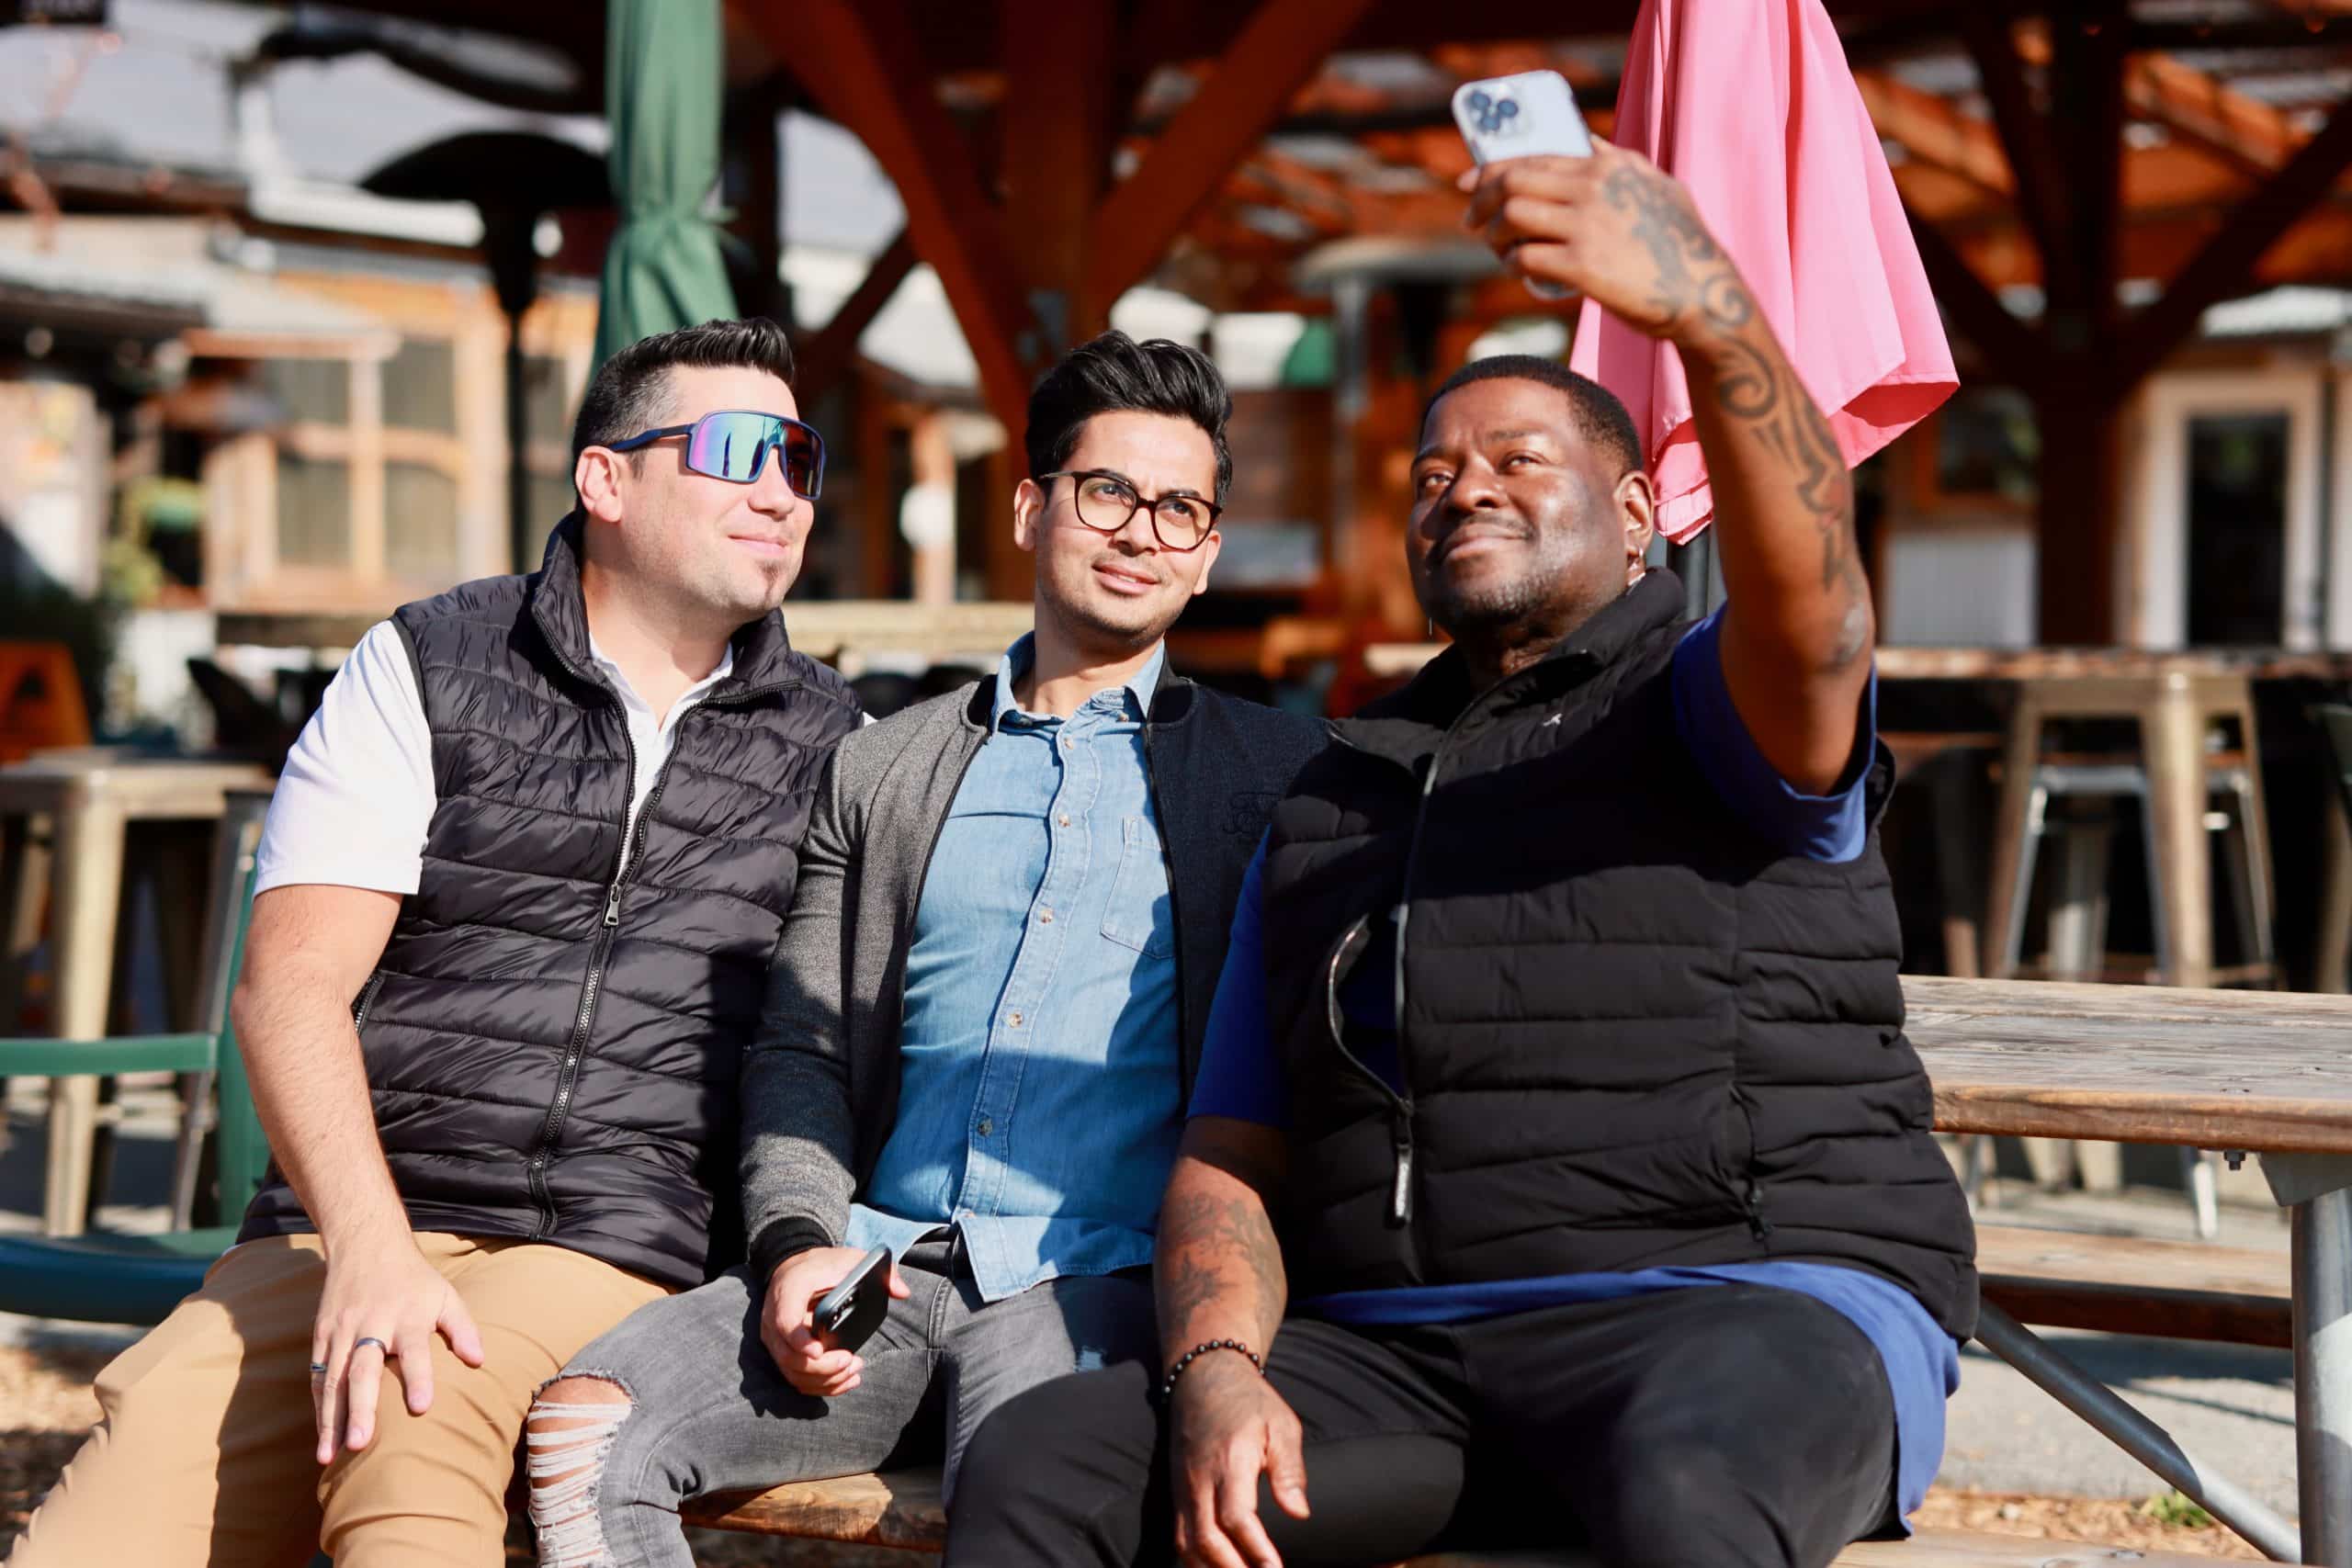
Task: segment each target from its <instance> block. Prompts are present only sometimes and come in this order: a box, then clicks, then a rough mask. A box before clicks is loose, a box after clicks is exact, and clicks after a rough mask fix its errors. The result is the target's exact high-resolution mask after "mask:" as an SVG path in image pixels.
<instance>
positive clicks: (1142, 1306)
mask: <svg viewBox="0 0 2352 1568" xmlns="http://www.w3.org/2000/svg"><path fill="white" fill-rule="evenodd" d="M899 1273H900V1276H901V1277H902V1278H903V1279H904V1280H906V1282H907V1287H908V1290H909V1291H910V1295H909V1296H908V1298H907V1299H906V1300H905V1301H894V1302H892V1303H890V1310H889V1314H888V1316H887V1317H886V1318H885V1319H884V1320H883V1323H882V1326H881V1327H880V1328H878V1329H876V1331H875V1335H874V1337H873V1338H871V1339H869V1340H867V1341H866V1343H865V1346H864V1347H863V1349H862V1351H861V1353H862V1354H863V1355H864V1356H865V1373H864V1375H863V1377H862V1379H861V1380H860V1382H859V1383H858V1386H857V1387H856V1388H854V1389H853V1390H851V1391H850V1392H849V1393H846V1394H843V1395H842V1396H841V1397H840V1398H838V1399H820V1398H817V1397H815V1396H813V1395H809V1394H805V1393H800V1392H799V1391H797V1389H795V1388H794V1387H793V1386H792V1385H791V1384H790V1383H787V1382H785V1381H784V1374H783V1373H781V1372H779V1371H777V1370H776V1366H775V1361H774V1360H773V1359H770V1358H769V1355H768V1352H767V1348H766V1347H765V1346H763V1345H762V1344H761V1342H760V1333H759V1323H760V1310H761V1307H762V1304H763V1303H762V1297H763V1292H762V1291H760V1290H758V1289H755V1288H754V1287H753V1285H752V1280H751V1279H750V1277H749V1275H748V1274H747V1272H746V1271H745V1270H744V1269H740V1268H739V1269H729V1271H728V1272H727V1273H725V1274H722V1275H720V1276H719V1277H718V1279H716V1280H712V1281H711V1282H710V1283H709V1284H707V1285H705V1286H703V1287H701V1288H700V1289H699V1290H694V1291H688V1292H684V1293H683V1294H680V1295H675V1296H671V1297H669V1298H667V1299H666V1300H662V1301H658V1302H654V1303H650V1305H647V1306H644V1307H641V1308H639V1310H638V1311H637V1312H636V1313H635V1314H631V1315H630V1316H629V1317H628V1319H627V1320H626V1321H624V1322H623V1323H621V1324H620V1325H619V1326H617V1327H616V1328H613V1329H611V1330H609V1331H608V1332H606V1333H605V1336H604V1337H602V1338H600V1339H598V1340H596V1341H595V1342H594V1343H593V1344H591V1345H590V1346H589V1347H588V1348H586V1349H584V1350H582V1351H581V1352H580V1354H579V1355H578V1356H576V1357H574V1358H573V1359H572V1360H571V1365H570V1366H568V1367H566V1368H565V1369H564V1372H563V1375H564V1376H565V1377H568V1378H602V1379H605V1381H607V1382H613V1383H616V1384H618V1385H619V1386H620V1388H621V1389H622V1390H623V1392H625V1393H627V1394H628V1398H629V1404H628V1416H627V1417H626V1418H625V1419H623V1420H622V1421H621V1422H620V1424H619V1427H618V1429H617V1430H616V1432H615V1434H614V1437H613V1440H612V1444H611V1447H610V1448H609V1449H608V1450H606V1451H605V1454H604V1455H603V1457H602V1460H601V1461H600V1463H599V1465H598V1469H599V1471H600V1472H601V1473H599V1474H598V1475H596V1476H595V1477H594V1478H593V1480H592V1481H591V1482H590V1483H589V1485H588V1487H587V1489H586V1495H585V1498H584V1499H583V1500H584V1501H586V1502H588V1503H590V1504H591V1505H592V1506H594V1510H595V1517H596V1520H597V1526H598V1529H599V1533H601V1535H602V1538H603V1539H602V1542H601V1546H602V1554H601V1555H597V1554H596V1553H595V1551H594V1547H593V1546H591V1547H590V1550H589V1551H587V1552H584V1553H582V1554H580V1555H579V1556H578V1557H577V1558H576V1559H575V1558H574V1557H573V1556H572V1555H571V1554H569V1553H567V1554H565V1555H564V1556H563V1557H562V1559H561V1560H562V1561H565V1562H571V1561H575V1560H577V1561H582V1562H605V1563H611V1564H615V1565H630V1568H634V1565H636V1564H640V1563H642V1564H649V1565H652V1564H658V1565H660V1568H693V1564H694V1556H693V1554H692V1553H691V1552H690V1551H688V1550H687V1548H686V1542H685V1537H684V1533H683V1532H682V1531H681V1529H680V1528H679V1523H678V1507H679V1505H680V1504H681V1503H683V1502H684V1501H685V1500H686V1499H688V1498H690V1497H697V1496H701V1495H704V1494H706V1493H710V1492H726V1491H733V1490H736V1489H738V1488H748V1487H765V1486H775V1485H781V1484H782V1483H785V1482H787V1481H814V1480H820V1479H822V1478H824V1477H827V1476H834V1475H855V1474H858V1473H860V1472H865V1471H869V1470H879V1469H884V1468H887V1467H888V1466H891V1465H899V1464H924V1463H931V1462H933V1461H943V1462H944V1478H945V1485H946V1487H947V1489H948V1494H949V1495H950V1496H953V1495H954V1487H955V1483H956V1461H959V1460H960V1459H961V1458H962V1457H963V1454H964V1450H965V1447H966V1445H967V1444H968V1443H969V1441H970V1440H971V1438H972V1434H973V1433H974V1432H976V1431H978V1429H979V1426H980V1423H981V1421H982V1420H984V1419H985V1418H986V1417H987V1416H988V1415H989V1412H990V1411H992V1410H994V1409H995V1408H996V1407H997V1406H998V1405H1000V1404H1003V1403H1004V1402H1005V1401H1007V1400H1009V1399H1011V1398H1012V1397H1013V1396H1014V1395H1015V1394H1018V1393H1023V1391H1025V1390H1027V1389H1030V1388H1033V1387H1035V1386H1036V1385H1037V1384H1039V1383H1042V1382H1050V1381H1051V1380H1053V1379H1055V1378H1057V1377H1060V1376H1062V1375H1063V1374H1065V1373H1068V1372H1071V1371H1084V1370H1088V1369H1091V1368H1095V1367H1105V1366H1112V1365H1114V1364H1116V1363H1118V1362H1121V1361H1145V1362H1149V1361H1151V1360H1152V1359H1153V1357H1154V1356H1155V1355H1156V1353H1157V1348H1158V1347H1157V1341H1156V1338H1155V1334H1154V1328H1153V1314H1152V1300H1151V1284H1150V1279H1149V1274H1148V1270H1144V1269H1129V1270H1127V1271H1126V1272H1125V1273H1120V1274H1113V1275H1107V1276H1102V1277H1095V1278H1083V1279H1067V1280H1047V1281H1046V1283H1044V1284H1041V1285H1035V1286H1033V1287H1031V1288H1030V1289H1028V1290H1026V1291H1023V1292H1021V1293H1020V1294H1019V1295H1017V1296H1008V1297H1006V1298H1005V1299H1003V1300H1002V1301H997V1302H986V1303H984V1302H982V1301H981V1299H980V1295H979V1292H978V1287H977V1286H975V1285H974V1283H973V1281H972V1279H971V1276H970V1274H969V1272H968V1271H967V1270H964V1269H958V1268H957V1267H956V1261H955V1258H954V1257H953V1253H952V1250H951V1248H950V1247H949V1246H948V1245H947V1244H945V1243H929V1242H926V1243H924V1244H922V1245H920V1246H917V1247H913V1248H911V1249H910V1250H909V1252H908V1254H907V1256H906V1257H904V1258H901V1259H899ZM582 1524H585V1520H584V1519H583V1520H582ZM580 1534H581V1535H585V1534H586V1532H584V1531H582V1532H580ZM575 1539H577V1538H576V1537H575ZM589 1540H593V1537H591V1538H589ZM581 1544H582V1545H587V1544H588V1541H587V1540H583V1541H582V1542H581ZM541 1556H542V1561H546V1560H547V1558H546V1551H545V1550H544V1543H543V1550H542V1554H541Z"/></svg>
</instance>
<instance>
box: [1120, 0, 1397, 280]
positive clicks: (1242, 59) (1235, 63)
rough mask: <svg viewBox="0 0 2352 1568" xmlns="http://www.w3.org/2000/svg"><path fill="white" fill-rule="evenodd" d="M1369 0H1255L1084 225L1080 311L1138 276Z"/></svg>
mask: <svg viewBox="0 0 2352 1568" xmlns="http://www.w3.org/2000/svg"><path fill="white" fill-rule="evenodd" d="M1370 5H1371V0H1262V3H1261V5H1260V6H1259V7H1258V10H1257V12H1256V14H1255V15H1253V16H1251V17H1250V20H1249V22H1248V23H1247V25H1245V26H1244V27H1243V28H1242V29H1241V31H1240V33H1239V34H1238V36H1237V37H1236V38H1235V39H1234V40H1233V43H1232V45H1231V47H1229V48H1228V49H1227V50H1226V51H1225V53H1224V54H1223V55H1222V56H1220V57H1219V59H1218V61H1217V64H1216V70H1215V71H1214V72H1212V73H1210V75H1209V76H1208V79H1207V80H1206V81H1204V83H1202V85H1201V87H1200V90H1199V91H1198V92H1196V93H1194V94H1193V99H1192V101H1191V102H1190V103H1188V104H1186V105H1185V106H1184V107H1183V108H1182V109H1181V110H1179V111H1178V113H1177V115H1176V118H1174V119H1172V120H1171V121H1170V122H1169V126H1168V131H1167V134H1165V135H1163V136H1161V137H1160V138H1159V141H1156V142H1154V143H1153V144H1152V147H1151V150H1150V151H1149V152H1146V153H1145V154H1144V156H1143V161H1142V162H1141V163H1140V164H1138V165H1137V166H1136V170H1135V172H1134V173H1133V174H1131V175H1128V176H1127V177H1126V178H1125V180H1123V181H1121V182H1120V183H1119V185H1118V186H1115V187H1114V189H1113V190H1112V192H1111V194H1110V196H1109V197H1108V198H1107V199H1105V200H1104V201H1103V204H1102V206H1101V207H1100V208H1098V209H1096V211H1095V214H1094V218H1093V220H1092V221H1091V223H1090V224H1089V225H1088V235H1087V265H1086V287H1085V289H1084V291H1083V292H1084V297H1085V299H1086V301H1087V305H1086V309H1087V310H1090V311H1091V310H1108V309H1109V308H1110V303H1111V301H1112V300H1114V299H1117V298H1118V297H1119V296H1120V294H1122V293H1123V292H1125V290H1126V289H1127V288H1129V287H1130V286H1131V285H1133V284H1135V283H1136V282H1137V281H1139V280H1141V279H1142V278H1143V277H1144V276H1146V275H1147V274H1148V273H1149V272H1150V271H1151V269H1152V267H1154V266H1155V265H1158V264H1159V258H1160V257H1161V256H1163V255H1165V254H1167V253H1168V247H1169V246H1170V244H1171V243H1174V242H1175V239H1176V236H1177V235H1178V234H1181V233H1182V232H1183V231H1184V228H1185V225H1187V224H1188V223H1190V222H1191V221H1192V219H1193V214H1194V213H1196V212H1198V211H1199V210H1200V209H1201V206H1202V204H1203V203H1204V202H1206V201H1207V200H1208V198H1209V197H1211V196H1212V195H1214V194H1215V193H1216V188H1217V186H1219V185H1221V184H1222V183H1224V180H1225V177H1226V175H1228V174H1230V173H1231V172H1232V170H1233V167H1234V165H1235V164H1238V163H1239V162H1240V161H1241V156H1242V154H1243V153H1245V152H1248V151H1249V150H1250V148H1251V147H1252V146H1254V145H1255V144H1256V143H1257V141H1259V139H1260V138H1261V137H1262V136H1263V135H1264V134H1265V132H1266V129H1267V127H1269V126H1271V125H1272V124H1273V123H1274V122H1275V120H1276V119H1278V118H1281V115H1282V112H1283V109H1284V108H1285V107H1288V105H1289V103H1290V100H1291V97H1292V96H1293V95H1294V94H1295V93H1296V92H1297V91H1298V90H1299V88H1300V87H1302V86H1304V85H1306V82H1307V80H1308V78H1310V77H1312V76H1313V75H1314V74H1315V73H1316V72H1317V70H1319V69H1320V68H1321V67H1322V64H1323V62H1324V60H1325V59H1326V58H1327V57H1329V54H1330V52H1331V51H1332V50H1333V49H1334V48H1336V47H1337V46H1338V45H1339V43H1340V40H1341V39H1344V38H1346V37H1347V36H1348V33H1349V30H1350V29H1351V28H1353V27H1354V26H1355V25H1356V22H1357V21H1358V19H1359V18H1361V17H1363V14H1364V12H1365V11H1366V10H1367V9H1368V8H1369V7H1370Z"/></svg>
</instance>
